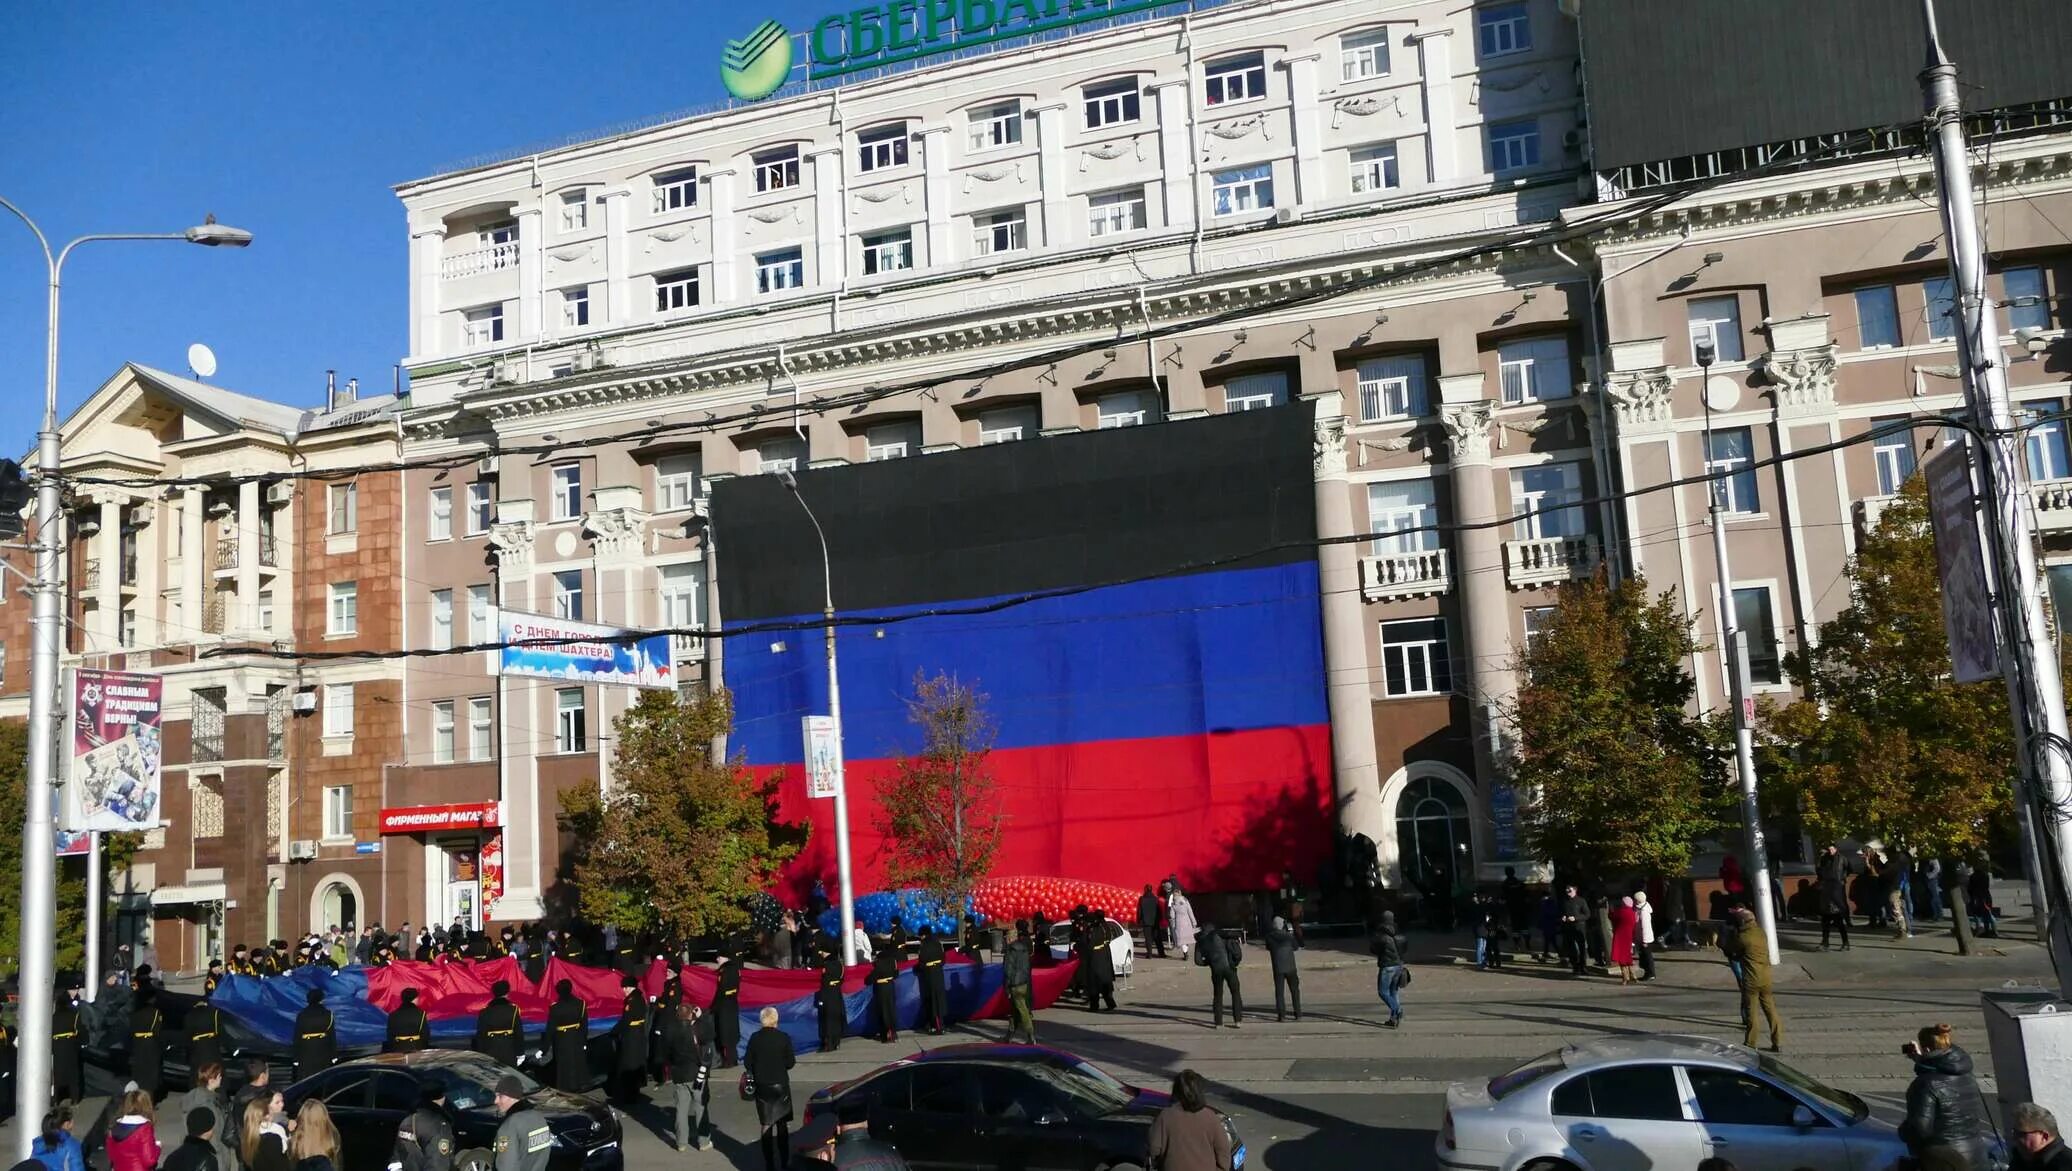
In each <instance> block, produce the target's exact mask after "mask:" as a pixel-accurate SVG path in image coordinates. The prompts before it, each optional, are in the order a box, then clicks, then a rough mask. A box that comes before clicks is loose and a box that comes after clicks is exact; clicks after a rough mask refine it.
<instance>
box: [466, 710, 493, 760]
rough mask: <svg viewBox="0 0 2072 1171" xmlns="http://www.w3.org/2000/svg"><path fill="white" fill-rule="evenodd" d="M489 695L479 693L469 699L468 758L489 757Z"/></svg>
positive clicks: (481, 758)
mask: <svg viewBox="0 0 2072 1171" xmlns="http://www.w3.org/2000/svg"><path fill="white" fill-rule="evenodd" d="M489 712H490V707H489V697H488V696H486V695H478V696H476V697H475V698H473V699H471V700H469V701H468V759H469V760H488V759H489V752H490V747H489V737H490V734H491V733H490V722H489Z"/></svg>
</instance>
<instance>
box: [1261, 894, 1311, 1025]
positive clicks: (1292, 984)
mask: <svg viewBox="0 0 2072 1171" xmlns="http://www.w3.org/2000/svg"><path fill="white" fill-rule="evenodd" d="M1266 956H1267V960H1268V962H1269V963H1271V964H1272V966H1273V1019H1275V1020H1277V1021H1285V1020H1287V1019H1288V1005H1289V1004H1290V1003H1291V1002H1292V1003H1293V1004H1294V1005H1295V1019H1296V1020H1298V1021H1299V1020H1301V1019H1302V975H1301V973H1299V972H1297V971H1296V970H1295V928H1294V925H1293V924H1291V923H1289V922H1288V921H1287V920H1286V919H1283V918H1281V917H1280V916H1278V915H1276V916H1274V920H1273V923H1272V924H1270V925H1269V926H1268V928H1267V931H1266Z"/></svg>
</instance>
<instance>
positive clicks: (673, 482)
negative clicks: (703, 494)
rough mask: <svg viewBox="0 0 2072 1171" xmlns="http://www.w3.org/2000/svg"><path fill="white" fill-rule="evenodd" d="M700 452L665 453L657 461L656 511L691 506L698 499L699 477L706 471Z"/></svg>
mask: <svg viewBox="0 0 2072 1171" xmlns="http://www.w3.org/2000/svg"><path fill="white" fill-rule="evenodd" d="M703 463H704V461H703V460H702V459H701V458H700V455H699V453H698V452H695V451H690V452H685V453H683V454H682V455H665V456H663V457H662V458H661V459H658V460H656V461H655V511H656V512H673V511H675V510H676V509H679V508H689V507H690V506H691V504H692V502H693V501H695V500H697V499H698V477H699V476H700V475H701V474H702V473H703V472H704V467H703Z"/></svg>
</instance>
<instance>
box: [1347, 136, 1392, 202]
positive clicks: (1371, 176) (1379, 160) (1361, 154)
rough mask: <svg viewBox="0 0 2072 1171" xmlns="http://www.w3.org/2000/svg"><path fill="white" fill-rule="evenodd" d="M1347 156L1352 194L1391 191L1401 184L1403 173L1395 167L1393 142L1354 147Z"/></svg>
mask: <svg viewBox="0 0 2072 1171" xmlns="http://www.w3.org/2000/svg"><path fill="white" fill-rule="evenodd" d="M1349 158H1350V160H1351V163H1350V165H1351V167H1352V189H1353V194H1355V195H1371V194H1373V193H1374V192H1377V191H1393V190H1395V189H1396V188H1398V187H1401V186H1402V185H1403V173H1402V172H1401V171H1400V170H1398V169H1397V167H1396V144H1395V143H1393V142H1381V143H1376V144H1375V145H1373V146H1362V147H1355V148H1354V149H1353V151H1352V154H1351V155H1350V156H1349Z"/></svg>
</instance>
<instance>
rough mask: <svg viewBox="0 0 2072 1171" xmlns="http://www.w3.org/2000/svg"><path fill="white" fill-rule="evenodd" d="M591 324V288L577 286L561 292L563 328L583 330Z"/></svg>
mask: <svg viewBox="0 0 2072 1171" xmlns="http://www.w3.org/2000/svg"><path fill="white" fill-rule="evenodd" d="M588 324H590V286H589V285H577V286H576V287H574V288H572V289H563V290H561V326H562V328H563V329H581V328H582V327H583V326H586V325H588Z"/></svg>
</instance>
